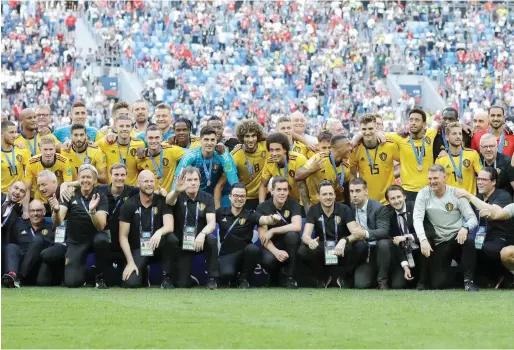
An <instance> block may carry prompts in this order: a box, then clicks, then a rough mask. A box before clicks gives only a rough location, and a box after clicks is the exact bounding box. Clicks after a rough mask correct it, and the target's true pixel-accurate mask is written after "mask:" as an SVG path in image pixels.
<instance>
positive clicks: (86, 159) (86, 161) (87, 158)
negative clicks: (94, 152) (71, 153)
mask: <svg viewBox="0 0 514 350" xmlns="http://www.w3.org/2000/svg"><path fill="white" fill-rule="evenodd" d="M75 154H76V155H77V156H78V157H79V158H80V160H81V161H82V163H83V164H89V163H88V160H89V157H88V155H87V147H86V157H85V158H82V156H81V155H80V153H79V152H76V151H75Z"/></svg>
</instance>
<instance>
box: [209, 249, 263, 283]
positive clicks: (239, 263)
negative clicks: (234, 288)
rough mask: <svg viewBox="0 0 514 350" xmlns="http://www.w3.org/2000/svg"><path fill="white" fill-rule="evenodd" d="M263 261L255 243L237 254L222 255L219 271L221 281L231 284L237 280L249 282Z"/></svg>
mask: <svg viewBox="0 0 514 350" xmlns="http://www.w3.org/2000/svg"><path fill="white" fill-rule="evenodd" d="M260 261H261V250H260V249H259V247H258V246H256V245H255V244H253V243H250V244H248V245H247V246H246V247H245V248H244V249H241V250H239V251H237V252H234V253H230V254H226V255H220V257H219V269H220V279H221V280H222V281H223V282H225V283H226V282H230V281H233V280H234V279H236V278H237V275H238V273H239V275H240V278H241V279H246V280H249V279H250V277H251V276H252V274H253V271H254V270H255V267H256V266H257V264H259V263H260Z"/></svg>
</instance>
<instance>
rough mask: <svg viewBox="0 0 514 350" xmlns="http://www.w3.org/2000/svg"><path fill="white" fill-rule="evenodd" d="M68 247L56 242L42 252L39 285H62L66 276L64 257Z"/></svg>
mask: <svg viewBox="0 0 514 350" xmlns="http://www.w3.org/2000/svg"><path fill="white" fill-rule="evenodd" d="M67 249H68V247H67V246H66V245H64V244H61V243H54V244H53V245H52V246H50V247H48V248H46V249H45V250H43V251H42V252H41V267H40V269H39V275H38V281H37V284H38V286H53V285H61V283H62V281H63V278H64V259H65V257H66V250H67Z"/></svg>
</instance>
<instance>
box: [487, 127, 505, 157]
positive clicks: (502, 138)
mask: <svg viewBox="0 0 514 350" xmlns="http://www.w3.org/2000/svg"><path fill="white" fill-rule="evenodd" d="M492 133H493V131H492V130H491V129H489V134H492ZM503 147H505V133H504V132H503V130H502V135H501V136H500V142H499V143H498V152H499V153H503Z"/></svg>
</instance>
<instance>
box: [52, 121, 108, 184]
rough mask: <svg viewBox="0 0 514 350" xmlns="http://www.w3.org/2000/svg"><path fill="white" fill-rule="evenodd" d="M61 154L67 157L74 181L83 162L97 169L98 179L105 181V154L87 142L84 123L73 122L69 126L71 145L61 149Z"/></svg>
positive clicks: (101, 181)
mask: <svg viewBox="0 0 514 350" xmlns="http://www.w3.org/2000/svg"><path fill="white" fill-rule="evenodd" d="M61 155H63V156H64V157H66V158H67V159H68V161H69V163H70V166H71V169H72V172H73V180H74V181H76V180H77V179H78V169H79V168H80V167H81V166H82V165H84V164H90V165H92V166H94V167H95V168H96V170H97V173H98V181H99V182H100V183H107V164H106V161H105V154H104V153H103V152H102V150H101V149H99V148H98V147H97V146H94V145H90V144H89V142H88V140H87V135H86V127H85V126H84V125H81V124H73V125H72V126H71V147H70V149H69V150H67V151H65V150H63V151H62V152H61Z"/></svg>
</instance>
